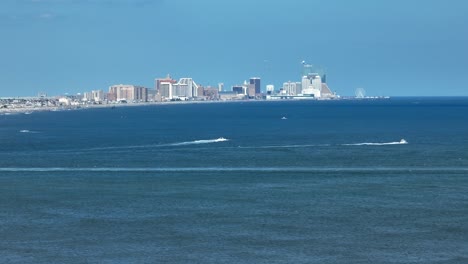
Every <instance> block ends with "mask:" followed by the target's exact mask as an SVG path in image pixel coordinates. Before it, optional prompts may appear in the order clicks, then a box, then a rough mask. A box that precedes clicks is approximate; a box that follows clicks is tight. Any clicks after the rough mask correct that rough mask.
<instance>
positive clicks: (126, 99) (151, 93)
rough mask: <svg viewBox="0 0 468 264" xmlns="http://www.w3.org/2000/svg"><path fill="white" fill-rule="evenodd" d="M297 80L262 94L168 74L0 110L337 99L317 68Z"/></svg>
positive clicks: (10, 102) (248, 86) (253, 82)
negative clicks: (151, 84)
mask: <svg viewBox="0 0 468 264" xmlns="http://www.w3.org/2000/svg"><path fill="white" fill-rule="evenodd" d="M301 77H302V78H301V80H300V81H287V82H284V83H283V86H282V87H281V88H280V89H279V90H275V86H274V85H272V84H268V85H266V86H265V89H264V90H263V91H262V86H261V78H259V77H252V78H250V79H249V80H248V81H247V80H246V81H244V82H243V84H240V85H233V86H232V87H231V89H229V90H225V87H224V84H223V83H219V84H218V86H217V87H212V86H207V87H205V86H203V85H200V84H199V83H197V82H195V80H194V79H193V78H190V77H185V78H180V79H179V80H176V79H173V78H172V77H171V76H170V75H167V76H166V77H163V78H156V79H155V81H154V87H153V88H148V87H143V86H138V85H132V84H117V85H112V86H110V87H109V88H108V89H107V90H104V89H100V90H99V89H98V90H92V91H86V92H84V93H78V94H76V95H62V96H56V97H47V96H46V95H45V94H41V95H40V96H38V97H31V98H3V99H2V98H0V109H5V108H9V109H14V108H41V107H49V108H50V107H80V106H89V105H103V104H122V103H146V102H173V101H230V100H285V99H313V100H321V99H336V98H339V96H338V95H336V93H334V92H332V91H331V90H330V88H329V87H328V85H327V75H326V73H325V71H324V70H323V69H322V68H320V67H314V66H313V65H310V64H306V63H305V62H303V63H302V73H301Z"/></svg>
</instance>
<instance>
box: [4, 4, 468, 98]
mask: <svg viewBox="0 0 468 264" xmlns="http://www.w3.org/2000/svg"><path fill="white" fill-rule="evenodd" d="M467 13H468V1H464V0H450V1H435V0H426V1H423V0H421V1H419V0H414V1H402V0H392V1H372V0H353V1H348V0H289V1H271V0H256V1H252V0H232V1H231V0H224V1H223V0H154V1H151V0H1V1H0V72H1V73H0V97H1V96H28V95H36V94H37V93H38V92H39V91H44V92H47V93H48V94H50V95H55V94H62V93H77V92H83V91H88V90H96V89H104V90H107V89H108V87H109V86H110V85H113V84H119V83H125V84H138V85H144V86H147V87H151V88H153V87H154V79H155V78H157V77H164V76H165V75H166V74H168V73H170V74H171V75H172V76H173V77H175V78H180V77H193V78H194V79H195V81H197V82H198V83H200V84H202V85H214V86H215V85H217V83H218V82H224V83H225V85H226V86H231V85H234V84H237V83H242V82H243V81H244V80H246V79H248V78H249V77H252V76H259V77H261V78H262V86H264V85H266V84H267V83H271V84H274V85H275V86H276V87H279V86H280V85H282V83H283V82H285V81H288V80H292V81H294V80H297V81H299V79H300V72H301V64H300V62H301V61H302V60H306V61H307V62H308V63H311V64H317V65H322V66H324V67H325V68H326V69H327V72H328V84H329V86H330V87H331V88H332V90H336V91H337V92H338V93H339V94H342V95H352V94H354V90H355V89H356V88H358V87H363V88H364V89H366V91H367V94H368V95H465V96H466V95H468V81H467V79H468V78H467V76H468V49H467V47H468V16H467V15H466V14H467Z"/></svg>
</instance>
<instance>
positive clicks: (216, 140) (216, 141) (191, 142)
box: [166, 137, 229, 147]
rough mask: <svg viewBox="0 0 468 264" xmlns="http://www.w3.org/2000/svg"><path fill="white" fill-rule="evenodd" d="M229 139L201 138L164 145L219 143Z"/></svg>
mask: <svg viewBox="0 0 468 264" xmlns="http://www.w3.org/2000/svg"><path fill="white" fill-rule="evenodd" d="M225 141H229V139H226V138H223V137H220V138H217V139H202V140H194V141H187V142H180V143H173V144H168V145H166V146H174V147H176V146H187V145H199V144H211V143H219V142H225Z"/></svg>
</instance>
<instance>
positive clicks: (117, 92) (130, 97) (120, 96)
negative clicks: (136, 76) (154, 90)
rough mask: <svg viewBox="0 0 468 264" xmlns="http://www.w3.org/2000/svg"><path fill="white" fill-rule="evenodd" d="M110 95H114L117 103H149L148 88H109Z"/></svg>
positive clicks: (124, 86)
mask: <svg viewBox="0 0 468 264" xmlns="http://www.w3.org/2000/svg"><path fill="white" fill-rule="evenodd" d="M109 94H112V95H113V96H112V97H113V98H115V101H127V102H147V101H148V88H145V87H143V86H136V85H126V84H118V85H113V86H111V87H109Z"/></svg>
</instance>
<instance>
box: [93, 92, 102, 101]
mask: <svg viewBox="0 0 468 264" xmlns="http://www.w3.org/2000/svg"><path fill="white" fill-rule="evenodd" d="M92 94H93V96H92V98H93V100H94V101H95V102H102V101H104V99H105V98H104V91H103V90H94V91H92Z"/></svg>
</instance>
